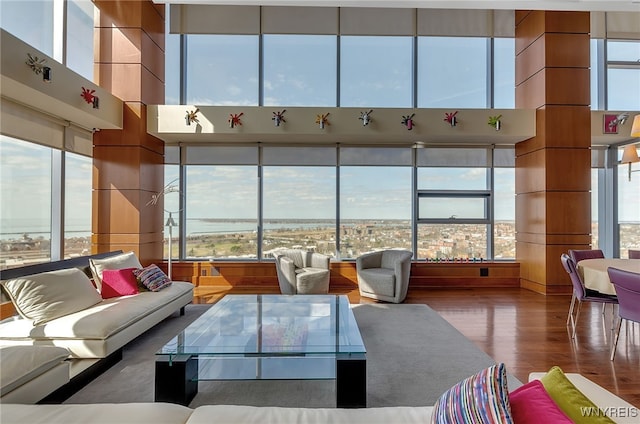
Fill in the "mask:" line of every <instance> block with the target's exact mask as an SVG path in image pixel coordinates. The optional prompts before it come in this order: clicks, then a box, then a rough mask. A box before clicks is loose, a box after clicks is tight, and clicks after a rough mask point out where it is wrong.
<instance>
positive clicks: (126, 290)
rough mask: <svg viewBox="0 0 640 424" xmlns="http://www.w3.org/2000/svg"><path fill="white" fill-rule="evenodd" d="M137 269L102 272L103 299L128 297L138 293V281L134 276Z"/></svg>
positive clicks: (106, 270)
mask: <svg viewBox="0 0 640 424" xmlns="http://www.w3.org/2000/svg"><path fill="white" fill-rule="evenodd" d="M134 269H136V268H123V269H105V270H104V271H102V290H101V292H100V294H101V295H102V298H103V299H109V298H111V297H118V296H127V295H130V294H136V293H138V280H137V279H136V276H135V275H133V270H134Z"/></svg>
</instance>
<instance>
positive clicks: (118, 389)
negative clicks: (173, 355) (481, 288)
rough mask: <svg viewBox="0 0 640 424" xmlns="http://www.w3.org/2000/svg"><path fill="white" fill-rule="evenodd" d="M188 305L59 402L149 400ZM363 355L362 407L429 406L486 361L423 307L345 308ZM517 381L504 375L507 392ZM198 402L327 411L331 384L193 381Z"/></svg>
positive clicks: (192, 312) (196, 311)
mask: <svg viewBox="0 0 640 424" xmlns="http://www.w3.org/2000/svg"><path fill="white" fill-rule="evenodd" d="M205 309H206V306H204V305H189V306H187V308H186V314H185V315H184V316H178V315H177V314H174V316H172V317H170V318H168V319H166V320H165V321H163V322H162V323H160V324H159V325H157V326H156V327H154V328H153V329H151V330H150V331H148V332H147V333H145V334H144V335H143V336H141V337H139V338H138V339H136V340H135V341H133V342H132V343H130V344H129V345H127V346H126V347H125V348H124V352H123V359H122V361H120V362H119V363H117V364H115V365H114V366H113V367H111V368H110V369H109V370H107V371H106V372H105V373H104V374H102V375H100V376H99V377H97V378H96V379H95V380H94V381H92V382H91V383H89V384H88V385H87V386H86V387H84V388H83V389H82V390H80V391H79V392H78V393H76V394H74V395H73V396H72V397H70V398H69V399H68V400H67V401H66V402H65V403H94V402H100V403H106V402H116V403H119V402H152V401H153V393H154V371H155V369H154V366H155V365H154V359H155V358H154V353H155V352H156V351H157V350H158V349H159V348H160V347H161V346H162V345H163V344H164V343H165V342H166V341H168V340H170V339H171V338H172V337H173V336H174V335H175V334H177V332H178V331H179V330H181V329H182V328H184V327H186V326H187V325H188V324H189V323H190V322H192V321H193V320H195V319H196V318H197V317H198V316H199V315H200V314H202V313H203V312H204V310H205ZM353 310H354V315H355V317H356V320H357V321H358V326H359V328H360V332H361V334H362V339H363V341H364V343H365V346H366V349H367V405H368V406H369V407H376V406H398V405H403V406H424V405H433V404H434V403H435V401H436V400H437V399H438V397H439V396H440V395H441V394H442V393H443V392H444V391H445V390H447V389H448V388H450V387H451V386H452V385H454V384H455V383H457V382H458V381H460V380H462V379H463V378H465V377H467V376H469V375H471V374H474V373H475V372H477V371H479V370H481V369H483V368H485V367H487V366H489V365H491V364H493V363H494V361H493V359H492V358H491V357H489V356H488V355H487V354H485V353H484V352H482V351H481V350H480V349H478V348H477V347H476V346H475V345H474V344H473V343H472V342H471V341H470V340H469V339H467V338H466V337H464V336H463V335H462V334H461V333H460V332H458V331H457V330H456V329H455V328H454V327H453V326H452V325H450V324H449V323H448V322H447V321H446V320H444V319H443V318H442V317H441V316H440V315H438V314H437V313H436V312H435V311H433V310H432V309H431V308H429V307H428V306H425V305H409V304H406V305H390V304H363V305H353ZM519 385H520V382H519V381H518V380H516V379H515V378H513V377H511V376H510V379H509V388H510V389H514V388H515V387H517V386H519ZM206 404H240V405H255V406H265V405H268V406H302V407H335V381H333V380H317V381H288V380H286V381H224V382H220V381H215V382H200V383H199V392H198V395H197V396H196V397H195V399H194V400H193V402H192V403H191V404H190V406H191V407H196V406H200V405H206Z"/></svg>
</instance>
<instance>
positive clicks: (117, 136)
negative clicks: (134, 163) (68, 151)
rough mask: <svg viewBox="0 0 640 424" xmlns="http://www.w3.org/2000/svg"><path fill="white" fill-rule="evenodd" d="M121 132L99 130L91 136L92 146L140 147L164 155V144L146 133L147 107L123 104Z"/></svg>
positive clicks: (136, 104)
mask: <svg viewBox="0 0 640 424" xmlns="http://www.w3.org/2000/svg"><path fill="white" fill-rule="evenodd" d="M122 115H123V116H122V121H123V126H124V128H123V129H122V130H101V131H98V132H96V133H95V134H94V135H93V144H94V146H112V147H115V146H127V145H130V146H142V147H144V148H146V149H149V150H150V151H152V152H156V153H158V154H159V155H164V142H163V141H162V140H160V139H159V138H157V137H154V136H151V135H149V134H148V133H147V120H146V116H147V106H146V105H144V104H142V103H135V102H134V103H125V104H124V105H123V108H122ZM143 118H144V119H143Z"/></svg>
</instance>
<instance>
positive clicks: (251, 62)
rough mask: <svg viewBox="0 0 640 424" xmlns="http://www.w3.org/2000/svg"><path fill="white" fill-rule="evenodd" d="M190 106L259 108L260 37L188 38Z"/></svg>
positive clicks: (220, 36) (197, 36)
mask: <svg viewBox="0 0 640 424" xmlns="http://www.w3.org/2000/svg"><path fill="white" fill-rule="evenodd" d="M187 104H196V105H216V106H257V105H258V36H256V35H201V34H197V35H192V34H190V35H188V36H187Z"/></svg>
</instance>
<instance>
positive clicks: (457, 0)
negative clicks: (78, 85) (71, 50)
mask: <svg viewBox="0 0 640 424" xmlns="http://www.w3.org/2000/svg"><path fill="white" fill-rule="evenodd" d="M153 1H154V2H155V3H172V4H218V5H235V6H314V7H323V6H324V7H393V8H399V7H409V8H420V9H429V8H431V9H508V10H577V11H598V12H640V0H535V1H531V0H492V1H485V0H444V1H443V0H395V1H390V0H262V1H258V0H153Z"/></svg>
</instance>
